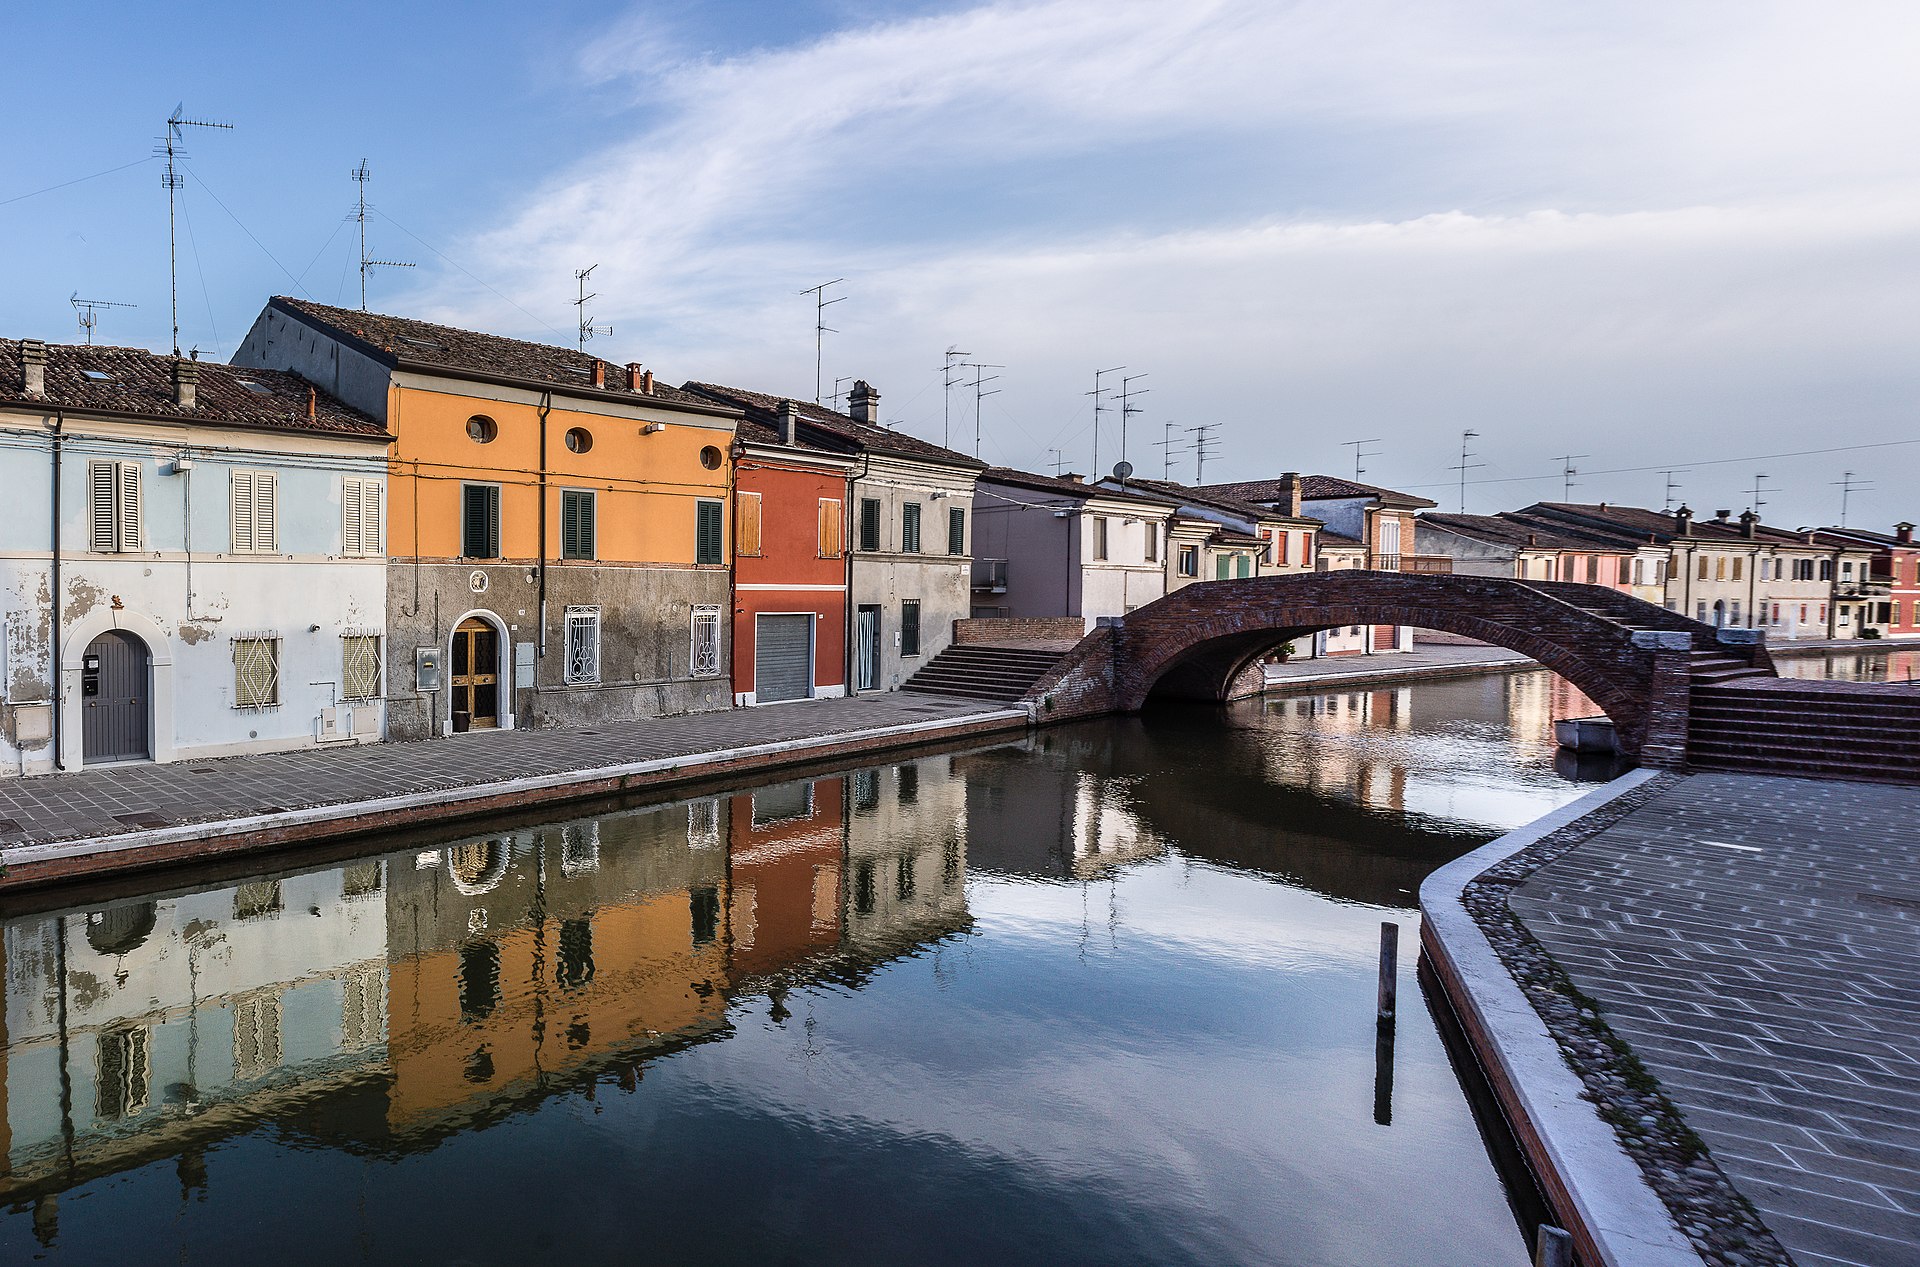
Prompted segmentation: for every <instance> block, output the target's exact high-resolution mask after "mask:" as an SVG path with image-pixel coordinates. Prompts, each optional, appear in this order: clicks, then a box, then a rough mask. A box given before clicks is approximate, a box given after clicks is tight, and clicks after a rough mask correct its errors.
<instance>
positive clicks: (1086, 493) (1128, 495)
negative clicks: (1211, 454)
mask: <svg viewBox="0 0 1920 1267" xmlns="http://www.w3.org/2000/svg"><path fill="white" fill-rule="evenodd" d="M980 478H981V479H982V480H983V481H987V482H990V483H994V484H1011V485H1013V486H1014V487H1015V488H1030V489H1033V490H1034V491H1036V492H1048V493H1061V494H1064V495H1066V496H1068V497H1078V498H1080V499H1081V500H1083V501H1084V500H1085V499H1087V498H1089V497H1101V498H1105V499H1107V500H1109V501H1120V502H1137V503H1139V504H1140V505H1142V506H1153V507H1155V508H1156V509H1162V510H1164V509H1165V508H1166V505H1167V503H1166V501H1165V500H1164V499H1162V498H1158V497H1142V496H1140V495H1139V494H1137V493H1134V492H1124V493H1123V492H1121V491H1120V490H1119V489H1117V488H1105V487H1102V486H1101V485H1099V484H1088V483H1086V482H1084V481H1082V480H1074V479H1068V478H1066V477H1065V476H1061V475H1039V474H1036V473H1035V472H1033V471H1018V470H1015V469H1013V468H1012V467H1010V466H991V467H988V468H987V469H986V470H984V471H982V472H980Z"/></svg>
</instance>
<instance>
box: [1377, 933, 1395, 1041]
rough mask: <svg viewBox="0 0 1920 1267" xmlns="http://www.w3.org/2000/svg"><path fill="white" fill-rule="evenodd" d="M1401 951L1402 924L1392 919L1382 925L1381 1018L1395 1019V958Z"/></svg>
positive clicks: (1386, 1019) (1384, 1019) (1385, 1019)
mask: <svg viewBox="0 0 1920 1267" xmlns="http://www.w3.org/2000/svg"><path fill="white" fill-rule="evenodd" d="M1399 953H1400V925H1398V924H1395V923H1393V922H1391V921H1385V922H1382V923H1381V925H1380V1019H1381V1020H1383V1021H1390V1020H1392V1019H1393V1008H1394V998H1395V994H1396V992H1397V990H1398V987H1399V981H1400V977H1399V972H1398V969H1397V966H1396V963H1395V960H1396V959H1397V958H1398V957H1399Z"/></svg>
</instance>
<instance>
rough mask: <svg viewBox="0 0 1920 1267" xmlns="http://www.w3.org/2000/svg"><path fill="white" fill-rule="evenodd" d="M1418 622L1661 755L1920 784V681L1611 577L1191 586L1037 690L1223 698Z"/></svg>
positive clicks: (1058, 712) (1657, 761) (1142, 613)
mask: <svg viewBox="0 0 1920 1267" xmlns="http://www.w3.org/2000/svg"><path fill="white" fill-rule="evenodd" d="M1368 624H1378V625H1411V626H1414V627H1416V628H1423V629H1437V630H1442V631H1444V632H1447V633H1455V634H1463V635H1466V636H1467V637H1471V638H1478V639H1480V640H1481V641H1483V642H1490V643H1493V644H1495V645H1497V646H1502V647H1507V648H1510V649H1512V650H1514V651H1519V652H1521V653H1523V654H1525V655H1528V656H1531V657H1532V658H1534V659H1535V660H1538V661H1539V662H1540V663H1541V664H1542V665H1544V666H1546V667H1547V668H1549V669H1552V670H1553V671H1554V672H1556V673H1558V674H1560V676H1562V677H1564V678H1566V679H1567V680H1568V681H1570V682H1572V683H1573V684H1574V685H1575V686H1576V687H1578V688H1580V690H1581V691H1583V692H1585V693H1586V695H1587V696H1588V697H1589V698H1591V699H1592V700H1593V701H1594V703H1595V704H1597V705H1598V706H1599V707H1600V708H1601V709H1603V710H1604V711H1605V712H1606V714H1607V715H1608V716H1609V717H1611V718H1612V719H1613V721H1614V724H1615V726H1616V728H1617V733H1618V734H1619V737H1620V744H1621V747H1622V749H1623V750H1624V751H1625V752H1627V753H1628V754H1629V755H1633V756H1637V757H1638V758H1639V759H1640V760H1641V761H1643V762H1645V763H1646V764H1649V765H1681V764H1686V763H1689V762H1691V763H1694V764H1703V765H1704V764H1711V765H1717V766H1722V767H1727V768H1764V769H1768V770H1774V771H1779V772H1786V773H1807V774H1826V775H1846V776H1858V775H1865V776H1867V777H1874V778H1885V779H1892V780H1897V781H1902V782H1920V744H1916V743H1915V741H1914V740H1913V738H1912V735H1913V734H1914V733H1915V729H1916V727H1920V693H1916V692H1914V691H1912V690H1911V689H1907V688H1902V687H1889V686H1886V685H1876V684H1866V683H1835V682H1819V683H1787V682H1783V681H1781V680H1780V679H1778V678H1777V677H1776V675H1775V674H1774V669H1773V662H1772V659H1771V658H1770V657H1769V656H1768V654H1767V651H1766V647H1765V643H1764V640H1763V638H1762V636H1761V634H1760V632H1759V631H1757V630H1741V629H1715V628H1713V627H1712V626H1709V625H1703V624H1701V623H1699V622H1698V621H1694V620H1689V619H1688V618H1687V617H1685V616H1682V615H1679V614H1677V613H1675V612H1670V611H1667V610H1666V609H1665V608H1662V607H1656V606H1654V605H1653V604H1651V603H1646V602H1642V601H1641V600H1639V599H1636V598H1632V597H1629V596H1628V595H1625V594H1622V593H1620V592H1618V591H1617V590H1611V589H1607V588H1605V587H1602V586H1597V585H1578V584H1573V583H1568V582H1551V581H1515V580H1505V579H1500V578H1496V577H1478V576H1457V575H1454V576H1444V575H1412V574H1407V573H1399V574H1394V573H1384V572H1372V571H1360V570H1354V571H1340V572H1320V573H1312V574H1307V575H1298V576H1269V577H1258V578H1248V579H1243V580H1224V581H1209V582H1206V583H1203V584H1199V585H1191V586H1188V587H1187V588H1185V589H1182V590H1180V591H1178V592H1177V593H1174V594H1170V595H1168V596H1167V597H1166V598H1163V599H1161V600H1159V601H1158V602H1154V603H1149V604H1148V605H1147V606H1145V607H1142V608H1140V609H1138V610H1137V611H1134V612H1132V613H1130V614H1128V615H1127V616H1126V617H1124V618H1122V619H1119V620H1115V621H1111V622H1108V623H1107V624H1105V625H1103V626H1102V627H1101V628H1099V629H1096V630H1095V631H1094V632H1093V633H1091V634H1089V635H1088V636H1087V637H1086V638H1085V639H1083V640H1082V641H1081V643H1080V645H1079V646H1077V647H1075V648H1074V650H1073V651H1072V653H1071V654H1069V655H1068V656H1067V657H1066V658H1065V659H1063V660H1062V661H1060V663H1059V664H1057V665H1056V666H1055V667H1054V668H1053V669H1052V670H1051V671H1050V672H1049V673H1048V674H1047V675H1046V676H1045V677H1043V678H1042V679H1040V681H1039V682H1038V683H1036V684H1035V686H1034V688H1033V689H1032V690H1031V691H1030V692H1029V693H1028V696H1027V699H1028V701H1029V702H1030V703H1031V704H1032V706H1033V707H1034V709H1035V712H1036V715H1037V716H1038V717H1039V718H1040V719H1042V720H1047V721H1055V720H1065V719H1068V718H1074V717H1084V716H1094V715H1098V714H1102V713H1111V712H1135V711H1138V710H1139V709H1140V708H1142V707H1143V706H1144V705H1145V704H1146V703H1147V701H1148V700H1149V699H1153V698H1172V699H1192V700H1216V701H1217V700H1226V699H1231V698H1234V697H1235V696H1237V695H1241V694H1248V693H1251V692H1252V691H1253V690H1255V689H1257V686H1256V685H1254V684H1253V683H1252V681H1251V675H1252V674H1253V673H1254V672H1256V671H1257V665H1258V661H1259V660H1261V659H1262V658H1263V657H1265V656H1267V655H1269V654H1271V653H1272V652H1273V650H1274V649H1275V648H1276V647H1279V646H1280V645H1282V644H1284V643H1286V642H1289V641H1292V640H1294V639H1296V638H1300V637H1303V636H1304V635H1307V634H1310V633H1312V632H1314V631H1316V630H1320V629H1333V628H1338V627H1341V626H1346V625H1368Z"/></svg>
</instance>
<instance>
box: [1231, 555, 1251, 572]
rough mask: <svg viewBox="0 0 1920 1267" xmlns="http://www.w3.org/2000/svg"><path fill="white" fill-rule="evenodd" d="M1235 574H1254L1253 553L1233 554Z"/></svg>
mask: <svg viewBox="0 0 1920 1267" xmlns="http://www.w3.org/2000/svg"><path fill="white" fill-rule="evenodd" d="M1233 574H1234V575H1235V576H1252V575H1253V556H1252V555H1251V554H1236V555H1234V556H1233Z"/></svg>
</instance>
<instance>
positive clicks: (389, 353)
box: [269, 295, 722, 412]
mask: <svg viewBox="0 0 1920 1267" xmlns="http://www.w3.org/2000/svg"><path fill="white" fill-rule="evenodd" d="M269 306H270V307H274V308H279V309H281V310H282V311H284V312H287V313H289V314H291V315H292V316H294V317H295V318H297V319H298V320H300V321H303V322H305V323H306V324H307V325H310V326H314V327H315V328H317V329H320V330H324V331H326V332H327V333H329V334H331V335H333V336H335V337H336V338H339V339H341V340H342V341H344V342H347V343H350V344H353V345H354V346H356V347H358V348H360V349H361V350H362V351H364V352H367V353H369V354H371V355H372V356H373V357H374V358H375V359H376V360H379V361H381V362H383V363H384V364H387V365H389V366H393V367H396V368H403V369H411V370H418V371H423V372H427V373H437V374H443V375H449V376H453V377H477V378H491V379H506V380H509V381H513V382H520V383H531V384H538V385H544V386H551V387H563V388H565V389H566V390H567V392H568V394H569V395H579V396H589V397H598V398H603V399H623V400H628V401H632V400H642V401H645V402H647V403H649V404H659V405H666V406H668V407H670V408H671V407H680V408H691V409H698V410H702V411H705V412H722V411H718V410H715V409H714V402H712V401H710V400H705V399H702V398H701V397H698V396H695V395H692V394H691V393H688V392H684V391H681V390H680V389H679V388H677V387H669V386H667V385H666V384H665V383H663V382H659V381H657V380H656V381H655V383H654V388H653V392H652V393H651V394H646V393H640V392H631V391H628V390H626V381H627V380H626V372H627V370H626V366H624V365H614V364H613V363H612V362H609V361H603V360H601V359H600V358H599V357H597V356H589V355H588V354H587V353H585V352H582V351H580V350H578V349H577V348H563V347H554V346H552V345H551V344H546V343H529V342H527V341H526V340H524V339H510V338H507V337H506V336H505V335H500V334H483V333H480V332H479V331H475V330H462V329H459V328H457V327H455V326H443V325H436V324H435V323H433V322H431V321H419V320H416V319H415V318H412V317H394V316H388V315H386V314H384V313H378V312H361V311H360V310H359V309H357V308H332V307H329V306H327V305H326V304H316V303H314V302H313V301H311V300H308V299H291V298H289V297H287V296H285V295H275V296H274V297H273V298H272V300H271V301H270V303H269ZM596 365H598V366H602V367H604V368H603V371H602V381H603V382H604V383H605V384H606V385H605V386H603V387H595V386H594V385H593V371H594V367H595V366H596Z"/></svg>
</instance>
